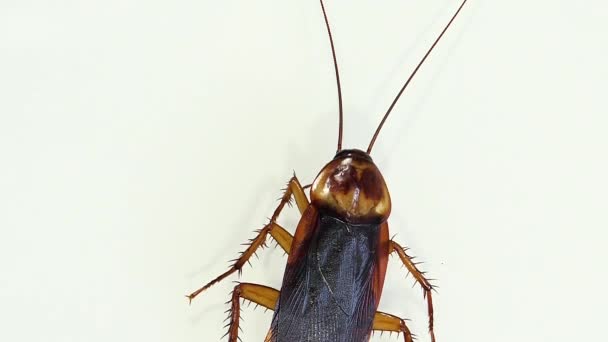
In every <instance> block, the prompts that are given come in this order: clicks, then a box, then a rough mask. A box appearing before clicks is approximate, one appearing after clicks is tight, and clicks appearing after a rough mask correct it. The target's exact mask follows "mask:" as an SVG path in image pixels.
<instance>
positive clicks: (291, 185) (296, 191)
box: [270, 173, 308, 222]
mask: <svg viewBox="0 0 608 342" xmlns="http://www.w3.org/2000/svg"><path fill="white" fill-rule="evenodd" d="M291 196H293V197H294V198H295V200H296V205H297V206H298V210H300V214H303V213H304V210H306V207H308V198H307V197H306V193H304V188H303V187H302V185H301V184H300V181H299V180H298V177H296V175H295V173H294V175H293V176H292V177H291V178H290V179H289V182H288V183H287V187H286V188H285V189H284V192H283V197H281V201H280V202H279V205H278V206H277V208H276V209H275V210H274V213H273V214H272V218H271V219H270V221H272V222H275V221H276V219H277V218H278V217H279V214H280V213H281V210H283V207H285V204H288V203H290V201H291Z"/></svg>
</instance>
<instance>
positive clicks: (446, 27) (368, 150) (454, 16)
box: [367, 0, 467, 154]
mask: <svg viewBox="0 0 608 342" xmlns="http://www.w3.org/2000/svg"><path fill="white" fill-rule="evenodd" d="M466 2H467V0H464V1H463V2H462V4H461V5H460V7H458V10H457V11H456V13H454V15H453V16H452V19H450V22H448V24H447V25H446V26H445V28H444V29H443V31H441V34H439V37H437V39H435V42H434V43H433V45H431V47H430V48H429V50H428V51H427V52H426V54H425V55H424V57H422V59H421V60H420V63H418V65H417V66H416V69H414V71H413V72H412V74H411V75H410V77H409V78H408V79H407V81H405V84H404V85H403V87H402V88H401V90H400V91H399V93H398V94H397V97H395V99H394V100H393V103H391V106H390V107H388V110H387V111H386V114H384V117H383V118H382V121H380V124H379V125H378V128H377V129H376V133H374V136H373V137H372V141H370V142H369V146H368V147H367V153H368V154H369V153H371V151H372V147H374V143H375V142H376V138H377V137H378V134H379V133H380V130H381V129H382V126H384V122H385V121H386V119H387V118H388V115H389V114H390V113H391V111H392V110H393V107H395V104H396V103H397V101H398V100H399V97H401V94H403V91H404V90H405V88H407V86H408V85H409V84H410V81H411V80H412V78H414V75H416V73H417V72H418V69H420V66H422V63H424V61H425V60H426V58H427V57H428V56H429V54H430V53H431V51H433V49H434V48H435V45H437V43H438V42H439V40H440V39H441V37H443V34H444V33H445V31H447V30H448V28H449V27H450V25H452V22H453V21H454V19H456V17H457V16H458V13H460V10H461V9H462V7H464V4H466Z"/></svg>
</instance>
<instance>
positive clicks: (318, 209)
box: [188, 0, 466, 342]
mask: <svg viewBox="0 0 608 342" xmlns="http://www.w3.org/2000/svg"><path fill="white" fill-rule="evenodd" d="M465 3H466V0H465V1H463V2H462V4H461V6H460V7H459V9H458V11H457V12H456V14H455V15H454V16H453V17H452V19H451V20H450V22H449V23H448V25H447V26H446V27H445V28H444V30H443V31H442V32H441V34H440V35H439V37H438V38H437V39H436V41H435V43H434V44H433V45H432V46H431V48H430V49H429V51H428V52H427V54H426V55H425V56H424V58H422V60H421V62H420V63H419V64H418V66H417V67H416V68H415V69H414V71H413V72H412V74H411V75H410V77H409V78H408V80H407V81H406V82H405V84H404V86H403V87H402V88H401V90H400V91H399V93H398V95H397V97H396V98H395V100H394V101H393V103H392V104H391V106H390V107H389V109H388V111H387V112H386V114H385V115H384V117H383V119H382V121H381V122H380V125H379V126H378V128H377V130H376V132H375V134H374V136H373V138H372V140H371V142H370V144H369V146H368V149H367V151H366V152H364V151H361V150H355V149H351V150H342V96H341V90H340V80H339V73H338V65H337V61H336V55H335V49H334V46H333V39H332V36H331V31H330V29H329V22H328V20H327V16H326V14H325V8H324V6H323V1H322V0H321V7H322V9H323V15H324V18H325V23H326V25H327V31H328V34H329V39H330V42H331V48H332V54H333V57H334V67H335V71H336V81H337V86H338V98H339V108H340V116H339V117H340V125H339V134H338V151H337V153H336V155H335V156H334V158H333V159H332V160H331V161H330V162H328V163H327V164H326V165H325V166H324V167H323V169H322V170H321V171H320V172H319V174H318V175H317V177H316V178H315V180H314V182H313V183H312V184H311V185H309V186H310V194H309V196H307V195H306V193H305V192H304V189H305V188H306V187H302V185H301V184H300V182H299V180H298V179H297V178H296V176H295V175H294V176H293V177H292V178H291V179H290V180H289V183H288V186H287V188H286V189H285V192H284V194H283V197H282V198H281V201H280V203H279V205H278V206H277V208H276V209H275V211H274V213H273V215H272V217H271V218H270V222H269V223H268V224H267V225H266V226H264V227H263V228H262V229H260V230H259V231H258V235H257V236H256V237H255V238H254V239H252V240H250V243H249V245H248V247H247V249H246V250H245V251H243V252H242V254H241V256H240V257H239V258H238V259H236V260H235V262H234V263H233V265H232V266H231V267H230V269H229V270H228V271H226V272H224V273H223V274H221V275H220V276H218V277H216V278H215V279H213V280H212V281H211V282H209V283H208V284H206V285H205V286H203V287H201V288H200V289H198V290H197V291H195V292H193V293H192V294H190V295H188V298H189V299H190V300H192V299H193V298H194V297H196V296H197V295H198V294H200V293H201V292H203V291H205V290H206V289H208V288H209V287H210V286H212V285H213V284H215V283H217V282H219V281H221V280H222V279H224V278H226V277H227V276H229V275H230V274H232V273H234V272H237V271H238V272H239V273H240V272H241V270H242V268H243V266H244V265H245V263H247V262H248V261H249V259H250V258H251V256H252V255H254V254H255V252H256V250H257V249H258V248H261V247H264V246H265V245H266V240H267V238H268V236H270V237H272V238H273V239H274V240H275V241H276V242H277V243H278V245H280V246H281V248H282V249H283V250H284V251H285V252H286V253H288V255H289V256H288V258H287V265H286V267H285V273H284V277H283V283H282V285H281V289H280V290H275V289H273V288H270V287H267V286H263V285H257V284H250V283H240V284H238V285H237V286H235V288H234V291H233V293H232V301H231V303H232V304H231V308H230V310H229V314H230V316H229V323H228V326H229V330H228V332H227V335H228V338H229V341H230V342H236V341H237V340H238V339H239V337H238V333H239V329H240V326H239V324H240V320H239V318H240V303H241V299H245V300H249V301H252V302H254V303H256V304H259V305H262V306H264V307H266V308H268V309H270V310H273V311H274V316H273V320H272V324H271V327H270V329H269V331H268V334H267V336H266V339H265V341H267V342H365V341H368V340H369V338H370V335H371V333H372V332H373V331H389V332H397V333H402V334H403V338H404V340H405V342H412V334H411V332H410V330H409V329H408V327H407V326H406V324H405V320H404V319H402V318H399V317H397V316H395V315H391V314H387V313H384V312H379V311H377V308H378V303H379V302H380V297H381V295H382V288H383V286H384V279H385V275H386V267H387V263H388V257H389V255H390V254H396V255H397V256H398V257H399V259H400V261H401V262H402V263H403V265H404V266H405V267H406V268H407V270H408V271H409V273H411V274H412V275H413V276H414V278H415V279H416V282H417V283H418V284H419V285H420V286H421V287H422V289H423V291H424V297H425V299H426V302H427V309H428V315H429V333H430V336H431V341H432V342H435V334H434V313H433V300H432V290H433V287H432V285H431V284H430V283H429V281H428V280H427V279H426V278H425V276H424V272H421V271H420V270H419V269H418V268H417V266H416V263H414V262H413V261H412V258H411V257H410V256H409V255H408V254H406V249H404V248H402V247H401V246H400V245H399V244H397V243H396V242H395V241H393V240H391V239H390V238H389V231H388V230H389V228H388V223H387V220H388V217H389V215H390V213H391V198H390V194H389V190H388V187H387V185H386V183H385V182H384V178H383V176H382V173H381V172H380V170H379V169H378V167H377V166H376V165H375V164H374V162H373V161H372V158H371V157H370V153H371V149H372V147H373V145H374V142H375V140H376V138H377V136H378V133H379V132H380V129H381V128H382V126H383V124H384V122H385V121H386V118H387V117H388V115H389V114H390V112H391V110H392V109H393V107H394V105H395V103H396V102H397V100H398V99H399V97H400V96H401V94H402V93H403V91H404V90H405V88H406V87H407V86H408V84H409V82H410V81H411V79H412V77H413V76H414V75H415V74H416V72H417V71H418V69H419V68H420V66H421V65H422V63H423V62H424V61H425V59H426V58H427V57H428V55H429V53H430V52H431V51H432V49H433V48H434V47H435V45H436V44H437V42H438V41H439V39H440V38H441V37H442V36H443V34H444V33H445V32H446V30H447V28H448V27H449V26H450V24H451V23H452V21H453V20H454V19H455V18H456V16H457V15H458V13H459V12H460V10H461V9H462V7H463V6H464V4H465ZM307 187H308V186H307ZM292 198H293V199H295V202H296V204H297V207H298V209H299V211H300V213H301V214H302V217H301V219H300V221H299V223H298V226H297V228H296V231H295V234H294V235H293V236H292V235H291V234H290V233H289V232H288V231H287V230H286V229H284V228H283V227H281V226H280V225H278V224H277V222H276V220H277V218H278V216H279V214H280V213H281V211H282V210H283V208H284V207H285V205H286V204H288V203H290V201H291V199H292Z"/></svg>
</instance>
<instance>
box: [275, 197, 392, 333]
mask: <svg viewBox="0 0 608 342" xmlns="http://www.w3.org/2000/svg"><path fill="white" fill-rule="evenodd" d="M313 211H314V214H313V213H309V212H308V211H307V212H305V214H304V216H303V219H302V220H301V223H300V224H299V225H298V229H297V230H296V237H295V238H294V245H292V246H295V248H294V249H292V251H291V253H290V255H289V260H288V264H287V267H286V271H285V275H284V279H283V285H282V288H281V294H280V297H279V301H278V303H277V307H276V311H275V315H274V317H273V321H272V326H271V338H270V339H269V340H270V341H277V342H287V341H289V342H298V341H315V342H325V341H327V342H330V341H331V342H339V341H344V342H359V341H367V340H368V338H369V334H370V331H371V324H372V321H373V316H374V313H375V311H376V308H377V306H378V300H379V293H377V292H378V285H380V288H381V283H380V284H379V283H378V280H379V276H381V278H382V279H383V278H384V270H385V269H386V264H384V265H382V264H379V263H378V260H379V259H378V253H379V252H381V251H379V246H380V243H379V242H380V241H379V240H380V239H381V237H382V235H384V234H380V231H381V227H380V226H379V225H351V224H348V223H345V222H343V221H340V220H338V219H335V218H333V217H330V216H324V215H318V214H317V213H316V209H314V207H313ZM313 217H314V219H313ZM302 221H305V223H304V225H303V223H302ZM303 232H305V233H303ZM296 241H297V243H296ZM380 254H383V252H381V253H380Z"/></svg>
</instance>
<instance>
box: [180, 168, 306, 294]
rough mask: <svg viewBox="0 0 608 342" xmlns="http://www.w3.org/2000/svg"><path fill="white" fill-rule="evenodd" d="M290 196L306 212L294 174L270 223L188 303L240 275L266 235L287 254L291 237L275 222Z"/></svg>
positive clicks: (298, 183) (303, 194) (301, 193)
mask: <svg viewBox="0 0 608 342" xmlns="http://www.w3.org/2000/svg"><path fill="white" fill-rule="evenodd" d="M292 195H293V197H294V198H295V200H296V204H297V206H298V209H299V210H300V213H303V212H304V210H306V207H308V198H307V197H306V194H305V193H304V189H303V188H302V185H300V182H299V181H298V178H297V177H296V176H295V174H294V175H293V177H291V179H290V180H289V183H288V184H287V188H285V190H284V193H283V197H281V199H280V202H279V205H278V206H277V208H276V209H275V211H274V213H273V214H272V217H271V218H270V222H269V223H268V224H267V225H265V226H264V227H263V228H262V229H260V230H259V231H258V235H257V236H256V237H255V238H253V239H251V240H250V241H249V243H248V246H247V249H245V251H243V252H242V253H241V255H240V257H239V258H238V259H236V260H234V263H233V264H232V266H231V267H230V268H229V269H228V270H227V271H226V272H224V273H222V274H220V275H219V276H218V277H216V278H215V279H213V280H211V281H210V282H209V283H207V284H206V285H204V286H203V287H201V288H199V289H198V290H196V291H194V292H192V293H191V294H189V295H187V296H186V297H188V300H189V301H190V302H192V299H194V297H196V296H198V295H199V294H200V293H201V292H203V291H205V290H206V289H208V288H210V287H211V286H212V285H214V284H216V283H218V282H220V281H221V280H223V279H224V278H226V277H228V276H229V275H231V274H232V273H234V272H237V271H239V273H240V272H241V270H242V268H243V266H244V265H245V264H246V263H247V262H249V259H250V258H251V256H253V255H254V254H255V253H256V251H257V249H258V248H260V247H263V246H265V244H266V238H267V236H268V234H270V236H272V237H273V239H275V241H277V243H278V244H279V246H281V248H283V250H284V251H285V252H286V253H289V250H290V248H291V241H292V240H293V237H292V236H291V234H289V232H288V231H287V230H285V229H284V228H283V227H281V226H279V225H278V224H277V223H276V220H277V218H278V217H279V214H280V213H281V211H282V210H283V208H284V207H285V204H288V203H290V200H291V196H292Z"/></svg>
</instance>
